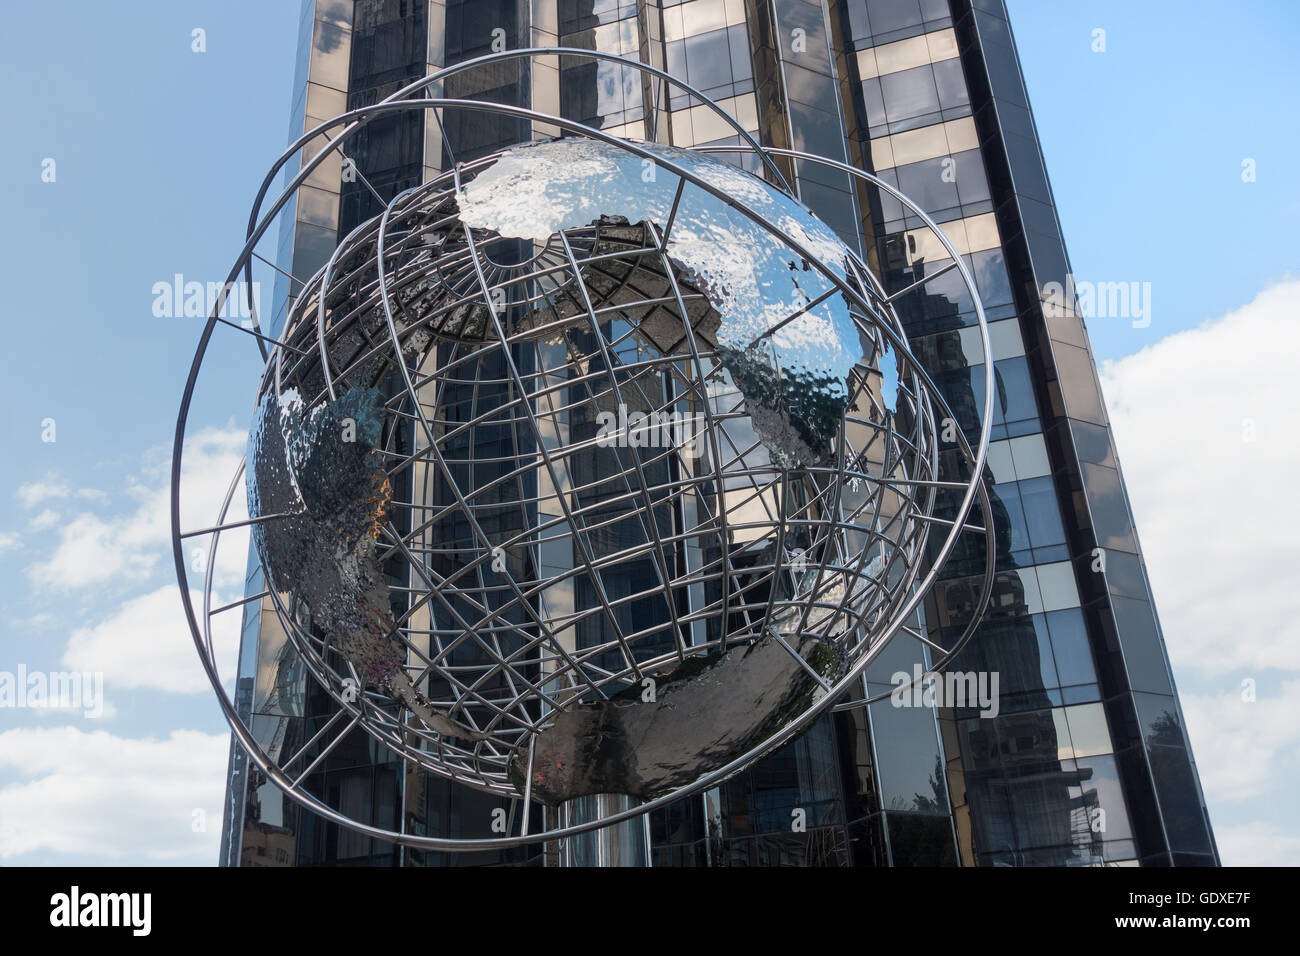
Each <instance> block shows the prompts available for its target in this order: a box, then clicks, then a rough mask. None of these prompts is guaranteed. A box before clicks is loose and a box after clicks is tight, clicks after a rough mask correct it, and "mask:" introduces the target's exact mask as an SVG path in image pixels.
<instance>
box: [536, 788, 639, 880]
mask: <svg viewBox="0 0 1300 956" xmlns="http://www.w3.org/2000/svg"><path fill="white" fill-rule="evenodd" d="M640 802H641V801H639V800H637V799H636V798H635V797H629V796H628V795H627V794H623V793H593V794H587V795H586V796H581V797H574V798H573V799H572V800H567V801H565V802H564V803H562V804H560V808H559V809H560V826H561V827H564V828H566V829H567V828H568V827H571V826H577V825H579V824H583V823H592V822H594V821H596V820H603V819H605V818H607V817H610V816H612V815H613V814H615V813H621V812H623V811H626V810H631V809H632V808H633V807H636V806H637V805H638V804H639V803H640ZM560 865H561V866H649V865H650V815H649V814H648V813H643V814H640V815H639V816H635V817H631V818H630V819H627V820H621V821H619V822H618V823H615V824H612V825H610V826H607V827H602V828H600V829H599V830H588V831H587V832H585V833H579V834H577V835H576V836H571V837H567V838H566V839H565V840H564V841H563V842H562V843H561V844H560Z"/></svg>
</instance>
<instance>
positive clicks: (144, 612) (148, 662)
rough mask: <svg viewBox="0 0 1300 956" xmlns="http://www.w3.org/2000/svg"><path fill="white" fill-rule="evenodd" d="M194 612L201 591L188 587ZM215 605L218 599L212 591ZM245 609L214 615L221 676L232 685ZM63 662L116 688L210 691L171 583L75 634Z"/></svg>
mask: <svg viewBox="0 0 1300 956" xmlns="http://www.w3.org/2000/svg"><path fill="white" fill-rule="evenodd" d="M190 600H191V601H192V602H193V603H194V610H195V613H196V614H199V615H200V616H201V615H202V613H203V595H202V594H201V593H200V592H199V591H194V590H192V591H190ZM213 602H214V603H213V606H214V607H216V606H219V605H220V603H221V602H220V600H219V599H217V596H216V595H215V593H214V595H213ZM241 614H242V611H241V609H240V608H232V609H230V610H228V611H223V612H222V613H221V614H218V615H217V616H216V617H214V618H213V634H212V641H213V645H214V647H215V649H216V653H217V664H218V668H219V670H220V673H221V675H222V677H223V678H224V679H225V680H226V682H227V683H229V682H230V681H231V680H232V679H233V676H234V672H235V658H236V656H237V655H238V653H239V626H240V619H241ZM63 666H64V667H65V668H68V669H69V670H75V671H92V672H94V671H100V672H102V673H103V674H104V680H105V682H106V683H107V684H108V685H109V687H110V688H112V689H118V688H148V689H151V690H161V691H166V692H168V693H173V694H200V693H210V692H211V686H212V685H211V684H209V683H208V679H207V675H206V674H205V673H204V672H203V667H202V665H201V664H200V663H199V657H198V653H197V652H196V651H195V649H194V642H193V640H192V639H191V637H190V630H189V625H188V624H187V623H186V620H185V613H184V611H183V610H182V608H181V598H180V589H179V588H178V587H177V586H176V585H174V584H169V585H166V586H165V587H161V588H159V589H158V590H156V591H152V592H150V593H149V594H143V595H141V596H139V597H135V598H132V599H130V600H129V601H126V602H125V603H123V604H122V605H121V607H119V608H118V609H117V611H116V612H115V613H114V614H113V615H112V616H111V617H109V618H107V619H106V620H104V621H101V622H100V623H99V624H96V625H94V626H93V627H88V628H81V629H80V630H77V631H75V632H74V633H73V635H72V637H71V638H70V639H69V641H68V646H67V649H66V650H65V651H64V652H63Z"/></svg>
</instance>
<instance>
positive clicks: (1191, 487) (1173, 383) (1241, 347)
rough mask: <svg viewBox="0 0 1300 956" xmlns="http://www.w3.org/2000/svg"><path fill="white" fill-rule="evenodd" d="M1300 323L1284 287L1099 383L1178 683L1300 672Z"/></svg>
mask: <svg viewBox="0 0 1300 956" xmlns="http://www.w3.org/2000/svg"><path fill="white" fill-rule="evenodd" d="M1297 312H1300V281H1288V282H1283V283H1279V284H1278V285H1275V286H1272V287H1270V288H1268V289H1265V290H1264V291H1263V292H1261V293H1260V294H1259V295H1258V296H1257V297H1256V298H1255V299H1254V301H1252V302H1250V303H1249V304H1247V305H1245V306H1242V307H1241V308H1240V309H1237V310H1236V311H1234V312H1231V313H1229V314H1228V315H1226V316H1224V317H1223V318H1221V319H1216V320H1213V321H1209V322H1206V323H1204V324H1203V325H1201V326H1200V327H1198V328H1195V329H1189V330H1188V331H1185V332H1179V333H1177V334H1175V335H1171V336H1169V337H1167V338H1165V339H1162V340H1160V341H1159V342H1157V343H1155V344H1154V345H1151V346H1149V347H1147V348H1145V349H1143V350H1142V351H1141V352H1138V353H1137V354H1136V355H1130V356H1128V357H1126V358H1123V359H1120V360H1118V361H1113V362H1107V363H1105V364H1104V365H1103V367H1102V369H1101V380H1102V390H1103V392H1104V394H1105V396H1106V400H1107V405H1108V406H1109V408H1110V415H1111V425H1112V428H1113V430H1114V433H1115V443H1116V447H1117V449H1118V452H1119V455H1120V458H1121V463H1122V466H1123V469H1124V476H1125V483H1126V484H1127V487H1128V491H1129V495H1130V498H1131V501H1132V506H1133V512H1134V518H1135V521H1136V523H1137V527H1138V529H1139V532H1140V535H1141V540H1142V547H1143V550H1144V552H1145V556H1146V563H1147V569H1148V572H1149V573H1150V576H1151V588H1152V592H1153V594H1154V596H1155V599H1156V606H1157V607H1158V608H1159V610H1160V619H1161V624H1162V628H1163V630H1164V632H1165V638H1166V641H1167V642H1168V646H1169V653H1170V656H1171V658H1172V660H1173V663H1174V667H1175V670H1177V671H1179V672H1188V671H1195V672H1199V673H1202V674H1205V675H1214V674H1222V673H1223V672H1225V671H1229V670H1236V669H1243V668H1244V669H1251V668H1256V669H1262V668H1282V669H1285V670H1291V671H1300V625H1298V624H1297V622H1298V621H1300V588H1297V587H1296V586H1295V584H1294V582H1293V580H1292V579H1293V578H1294V573H1293V572H1294V569H1295V567H1296V565H1297V558H1300V547H1298V546H1297V541H1300V498H1297V496H1296V495H1295V494H1294V493H1293V491H1292V489H1293V486H1294V483H1295V482H1294V476H1295V475H1296V474H1297V472H1300V417H1298V416H1297V415H1296V414H1295V411H1294V393H1295V370H1294V368H1293V365H1294V361H1295V356H1296V355H1297V354H1300V323H1297V322H1296V320H1295V317H1296V314H1297ZM1252 436H1253V440H1250V439H1251V438H1252Z"/></svg>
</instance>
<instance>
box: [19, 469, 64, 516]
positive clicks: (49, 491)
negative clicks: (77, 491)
mask: <svg viewBox="0 0 1300 956" xmlns="http://www.w3.org/2000/svg"><path fill="white" fill-rule="evenodd" d="M71 494H72V489H71V488H69V487H68V484H67V482H65V481H60V480H59V479H58V478H56V477H55V476H54V475H53V474H49V475H46V476H45V477H44V478H42V479H41V480H40V481H32V482H28V483H27V484H25V485H20V486H19V488H18V500H19V501H21V502H22V503H23V507H24V508H35V507H36V506H37V505H39V504H41V503H42V502H45V501H54V500H57V499H59V498H67V497H68V496H69V495H71Z"/></svg>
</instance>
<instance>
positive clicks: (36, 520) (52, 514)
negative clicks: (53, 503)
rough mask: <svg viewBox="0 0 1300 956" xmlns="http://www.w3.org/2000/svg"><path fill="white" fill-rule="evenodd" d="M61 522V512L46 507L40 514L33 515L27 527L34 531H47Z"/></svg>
mask: <svg viewBox="0 0 1300 956" xmlns="http://www.w3.org/2000/svg"><path fill="white" fill-rule="evenodd" d="M58 523H59V513H58V512H57V511H55V510H54V509H53V508H46V509H44V510H43V511H42V512H41V513H40V514H38V515H36V516H35V517H33V518H32V519H31V520H30V521H28V522H27V527H29V528H31V529H32V530H33V531H45V530H47V529H49V528H53V527H54V526H55V525H56V524H58Z"/></svg>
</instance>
